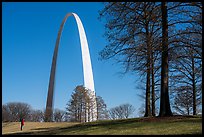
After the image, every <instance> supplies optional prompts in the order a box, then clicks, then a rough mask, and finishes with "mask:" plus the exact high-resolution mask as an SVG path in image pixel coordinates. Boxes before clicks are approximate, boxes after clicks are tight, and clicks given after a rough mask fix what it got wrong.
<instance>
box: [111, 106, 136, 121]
mask: <svg viewBox="0 0 204 137" xmlns="http://www.w3.org/2000/svg"><path fill="white" fill-rule="evenodd" d="M134 111H135V108H134V107H133V106H132V105H131V104H128V103H127V104H122V105H119V106H116V107H114V108H111V109H110V110H109V114H110V118H111V119H125V118H130V116H131V115H132V114H133V112H134Z"/></svg>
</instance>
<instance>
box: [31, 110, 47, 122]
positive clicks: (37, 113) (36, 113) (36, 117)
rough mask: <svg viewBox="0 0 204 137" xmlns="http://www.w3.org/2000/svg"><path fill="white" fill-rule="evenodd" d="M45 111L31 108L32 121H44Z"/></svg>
mask: <svg viewBox="0 0 204 137" xmlns="http://www.w3.org/2000/svg"><path fill="white" fill-rule="evenodd" d="M43 117H44V114H43V111H42V110H31V113H30V120H29V121H32V122H42V121H43Z"/></svg>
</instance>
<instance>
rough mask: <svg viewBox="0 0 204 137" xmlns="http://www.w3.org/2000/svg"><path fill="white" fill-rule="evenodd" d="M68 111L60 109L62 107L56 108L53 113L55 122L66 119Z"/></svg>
mask: <svg viewBox="0 0 204 137" xmlns="http://www.w3.org/2000/svg"><path fill="white" fill-rule="evenodd" d="M65 114H66V111H64V110H60V109H55V110H54V113H53V117H54V121H55V122H62V121H64V117H65Z"/></svg>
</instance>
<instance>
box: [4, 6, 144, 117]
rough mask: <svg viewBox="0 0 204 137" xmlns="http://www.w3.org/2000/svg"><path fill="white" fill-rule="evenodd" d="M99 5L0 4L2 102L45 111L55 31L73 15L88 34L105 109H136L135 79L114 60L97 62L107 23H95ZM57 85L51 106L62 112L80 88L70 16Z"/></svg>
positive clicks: (75, 34) (78, 53) (98, 91)
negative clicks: (0, 27)
mask: <svg viewBox="0 0 204 137" xmlns="http://www.w3.org/2000/svg"><path fill="white" fill-rule="evenodd" d="M101 9H103V4H102V3H100V2H67V3H64V2H59V3H57V2H38V3H34V2H27V3H23V2H17V3H13V2H7V3H2V104H5V103H8V102H14V101H16V102H25V103H28V104H30V105H31V106H32V107H33V108H34V109H44V108H45V105H46V99H47V91H48V83H49V77H50V69H51V62H52V56H53V51H54V46H55V42H56V38H57V33H58V30H59V27H60V24H61V22H62V20H63V18H64V16H65V15H66V14H67V13H69V12H75V13H76V14H78V16H79V17H80V19H81V21H82V23H83V25H84V29H85V32H86V35H87V40H88V44H89V50H90V55H91V61H92V68H93V75H94V82H95V90H96V95H98V96H101V97H102V98H103V99H104V101H105V103H106V104H107V107H108V109H109V108H112V107H115V106H118V105H120V104H123V103H130V104H132V105H133V106H134V107H135V108H136V112H135V115H136V114H137V111H138V108H139V107H140V106H141V104H142V103H144V100H143V99H141V98H140V97H138V95H137V94H140V93H141V91H140V90H139V89H136V86H137V85H138V84H139V83H138V81H137V80H138V78H137V76H136V75H131V74H126V75H124V76H121V75H119V74H118V72H121V71H122V67H121V66H119V65H117V64H115V62H114V61H113V60H107V61H100V60H99V52H100V51H101V50H102V49H103V48H104V47H105V45H106V44H107V41H106V39H105V37H103V35H104V32H105V27H104V25H105V20H104V21H100V20H98V17H99V13H98V11H99V10H101ZM57 61H58V62H57V72H56V81H55V84H56V85H55V96H54V108H59V109H63V110H65V107H66V103H67V102H68V100H69V99H70V97H71V94H72V92H73V89H74V88H75V87H76V86H77V85H82V84H83V70H82V59H81V47H80V41H79V34H78V29H77V25H76V22H75V20H74V17H70V18H68V20H67V22H66V24H65V27H64V30H63V33H62V37H61V42H60V47H59V53H58V60H57Z"/></svg>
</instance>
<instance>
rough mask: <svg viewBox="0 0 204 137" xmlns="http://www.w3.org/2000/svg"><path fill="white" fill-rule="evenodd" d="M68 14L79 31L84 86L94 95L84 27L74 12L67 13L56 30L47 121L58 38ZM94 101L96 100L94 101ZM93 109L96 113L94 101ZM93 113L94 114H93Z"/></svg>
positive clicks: (51, 97) (52, 89)
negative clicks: (73, 19) (72, 17)
mask: <svg viewBox="0 0 204 137" xmlns="http://www.w3.org/2000/svg"><path fill="white" fill-rule="evenodd" d="M69 16H74V18H75V20H76V23H77V26H78V31H79V37H80V43H81V52H82V62H83V73H84V86H85V87H86V88H88V89H89V90H90V91H91V93H90V94H91V95H93V96H94V99H95V88H94V80H93V72H92V65H91V59H90V54H89V48H88V42H87V38H86V34H85V31H84V27H83V25H82V22H81V20H80V18H79V17H78V15H77V14H75V13H68V14H66V16H65V17H64V19H63V21H62V23H61V25H60V29H59V31H58V35H57V40H56V44H55V49H54V55H53V59H52V66H51V73H50V81H49V87H48V96H47V104H46V115H45V117H46V119H47V121H51V119H50V118H51V113H52V108H53V93H54V85H55V71H56V62H57V54H58V48H59V43H60V38H61V35H62V31H63V28H64V24H65V22H66V20H67V18H68V17H69ZM94 102H96V101H94ZM94 104H95V107H94V108H95V109H94V110H93V112H94V113H96V111H97V110H96V109H97V108H96V103H94ZM94 115H95V114H94ZM92 119H93V120H96V116H93V118H92Z"/></svg>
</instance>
